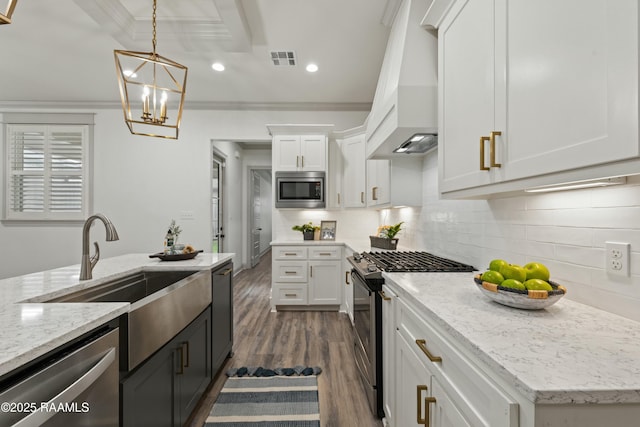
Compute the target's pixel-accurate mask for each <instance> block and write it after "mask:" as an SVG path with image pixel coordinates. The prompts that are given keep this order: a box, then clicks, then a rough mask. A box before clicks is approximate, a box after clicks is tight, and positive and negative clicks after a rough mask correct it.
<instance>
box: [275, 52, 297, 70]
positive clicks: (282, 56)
mask: <svg viewBox="0 0 640 427" xmlns="http://www.w3.org/2000/svg"><path fill="white" fill-rule="evenodd" d="M271 62H273V65H276V66H278V67H280V66H283V65H284V66H295V65H296V53H295V52H294V51H292V50H279V51H271Z"/></svg>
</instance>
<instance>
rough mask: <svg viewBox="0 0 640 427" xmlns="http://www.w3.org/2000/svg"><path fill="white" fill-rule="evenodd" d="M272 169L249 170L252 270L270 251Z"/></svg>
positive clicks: (250, 256)
mask: <svg viewBox="0 0 640 427" xmlns="http://www.w3.org/2000/svg"><path fill="white" fill-rule="evenodd" d="M271 185H272V184H271V169H270V168H258V167H256V168H250V169H249V206H251V208H250V209H249V230H250V233H249V253H250V255H249V258H250V264H251V268H253V267H255V266H256V264H258V262H259V261H260V257H261V256H262V255H263V254H264V253H265V252H267V251H268V250H269V248H270V247H271V246H270V243H271V234H272V233H271V207H272V205H273V202H272V191H273V190H272V188H271Z"/></svg>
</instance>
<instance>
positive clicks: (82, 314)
mask: <svg viewBox="0 0 640 427" xmlns="http://www.w3.org/2000/svg"><path fill="white" fill-rule="evenodd" d="M232 258H233V254H225V253H223V254H211V253H202V254H198V256H196V257H195V258H194V259H192V260H185V261H176V262H166V261H160V260H158V259H157V258H155V259H150V258H149V256H148V255H147V254H127V255H122V256H117V257H113V258H106V259H101V260H100V261H99V262H98V264H97V265H96V267H95V268H94V270H93V279H90V280H83V281H80V280H79V279H78V278H79V275H80V265H79V264H78V265H73V266H69V267H62V268H57V269H53V270H47V271H43V272H39V273H32V274H27V275H24V276H18V277H13V278H9V279H4V280H0V322H2V325H3V328H2V331H0V342H2V348H1V349H0V376H2V375H5V374H7V373H9V372H11V371H12V370H14V369H16V368H18V367H20V366H22V365H24V364H25V363H28V362H30V361H32V360H34V359H36V358H38V357H40V356H42V355H44V354H46V353H47V352H49V351H51V350H54V349H56V348H58V347H59V346H61V345H63V344H65V343H67V342H69V341H71V340H73V339H75V338H77V337H79V336H81V335H83V334H85V333H87V332H89V331H91V330H93V329H95V328H96V327H98V326H100V325H103V324H105V323H107V322H109V321H110V320H113V319H116V318H118V317H119V316H121V315H123V314H126V313H127V312H128V311H129V307H130V304H129V303H125V302H99V303H98V302H91V303H78V302H74V303H44V301H48V300H50V299H53V298H56V297H59V296H62V295H65V294H69V293H72V292H75V291H79V290H82V289H88V288H91V287H94V286H98V285H101V284H104V283H106V282H109V281H111V280H115V279H118V278H122V277H126V276H128V275H131V274H135V273H139V272H143V271H151V272H156V271H167V272H170V271H200V270H213V269H215V268H216V267H218V266H221V265H223V264H225V263H227V262H229V261H231V259H232Z"/></svg>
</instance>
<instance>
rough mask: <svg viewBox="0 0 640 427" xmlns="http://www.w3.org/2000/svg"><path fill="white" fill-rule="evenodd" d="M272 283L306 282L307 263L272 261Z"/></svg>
mask: <svg viewBox="0 0 640 427" xmlns="http://www.w3.org/2000/svg"><path fill="white" fill-rule="evenodd" d="M272 265H273V272H272V273H273V276H272V277H273V281H274V282H306V281H307V277H308V276H307V261H273V263H272Z"/></svg>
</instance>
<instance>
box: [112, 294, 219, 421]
mask: <svg viewBox="0 0 640 427" xmlns="http://www.w3.org/2000/svg"><path fill="white" fill-rule="evenodd" d="M211 329H212V328H211V307H207V309H206V310H204V311H203V312H202V314H200V315H199V316H198V317H197V318H196V319H195V320H194V321H193V322H191V323H190V324H189V326H187V327H186V328H185V329H183V330H182V331H181V332H180V333H179V334H178V335H176V336H175V337H174V338H173V339H172V340H171V341H170V342H169V343H167V344H166V345H165V346H164V347H162V348H161V349H160V350H158V351H157V352H156V353H155V354H154V355H153V356H151V358H149V359H148V360H147V361H146V362H145V363H143V364H142V365H141V366H140V367H139V368H137V369H136V370H134V371H133V372H131V373H130V374H129V375H127V377H126V378H124V379H123V380H121V382H120V387H121V393H120V397H121V399H122V401H121V406H120V407H121V408H122V410H121V415H122V420H121V421H122V422H121V425H122V426H124V427H131V426H136V427H146V426H154V427H162V426H167V427H176V426H182V425H184V423H185V422H186V420H187V419H188V418H189V415H191V412H192V411H193V409H194V408H195V406H196V404H197V403H198V401H199V399H200V397H201V396H202V394H203V392H204V391H205V390H206V388H207V386H208V385H209V382H210V381H211V375H212V374H211Z"/></svg>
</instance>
